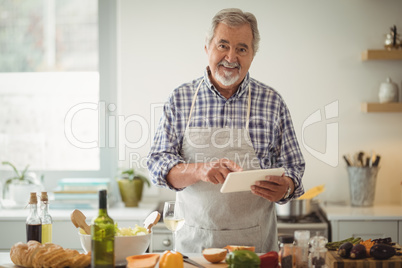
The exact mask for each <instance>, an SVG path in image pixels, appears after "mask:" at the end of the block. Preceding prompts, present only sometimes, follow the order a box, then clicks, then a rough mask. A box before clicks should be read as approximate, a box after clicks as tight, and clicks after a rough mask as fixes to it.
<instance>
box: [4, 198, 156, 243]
mask: <svg viewBox="0 0 402 268" xmlns="http://www.w3.org/2000/svg"><path fill="white" fill-rule="evenodd" d="M157 206H158V201H157V200H154V201H149V202H141V203H140V205H139V207H136V208H126V207H124V206H116V207H111V208H109V209H108V213H109V215H110V217H111V218H112V219H113V220H114V221H115V222H117V224H118V226H119V227H135V225H136V224H138V225H140V226H142V225H143V222H144V220H145V218H146V217H147V216H148V215H149V214H151V212H152V211H155V210H156V209H157ZM72 211H73V209H57V210H56V209H51V210H50V215H51V216H52V218H53V232H52V233H53V242H54V243H55V244H58V245H60V246H62V247H65V248H72V249H81V244H80V240H79V237H78V230H77V228H76V227H75V226H74V225H73V223H72V222H71V219H70V215H71V212H72ZM81 211H82V212H83V213H84V215H85V216H86V217H87V219H86V222H87V223H88V224H90V222H91V220H92V218H94V217H95V216H96V215H97V210H96V209H93V210H81ZM28 214H29V209H28V208H27V209H1V210H0V226H1V228H0V237H1V239H0V250H3V251H4V250H10V248H11V246H12V245H14V244H15V243H17V242H26V233H25V228H26V227H25V220H26V218H27V216H28Z"/></svg>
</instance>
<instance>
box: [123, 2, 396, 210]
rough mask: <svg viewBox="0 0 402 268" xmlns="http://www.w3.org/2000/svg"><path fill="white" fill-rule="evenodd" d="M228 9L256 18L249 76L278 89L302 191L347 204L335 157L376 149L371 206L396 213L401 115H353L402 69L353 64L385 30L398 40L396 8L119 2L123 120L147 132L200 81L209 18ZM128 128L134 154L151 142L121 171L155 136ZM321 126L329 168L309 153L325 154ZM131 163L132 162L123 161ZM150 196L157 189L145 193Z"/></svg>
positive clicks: (390, 64) (338, 4)
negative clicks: (301, 170) (333, 112)
mask: <svg viewBox="0 0 402 268" xmlns="http://www.w3.org/2000/svg"><path fill="white" fill-rule="evenodd" d="M227 7H238V8H241V9H243V10H245V11H250V12H252V13H254V14H255V15H256V17H257V19H258V22H259V29H260V34H261V44H260V51H259V52H258V53H257V55H256V58H255V59H254V62H253V65H252V67H251V69H250V74H251V76H253V77H254V78H256V79H258V80H260V81H262V82H264V83H266V84H268V85H270V86H272V87H274V88H275V89H276V90H278V91H279V92H280V93H281V94H282V96H283V97H284V98H285V100H286V102H287V104H288V106H289V109H290V111H291V113H292V117H293V121H294V126H295V129H296V132H297V135H298V138H299V142H300V145H301V147H302V151H303V153H304V156H305V160H306V163H307V167H306V172H305V176H304V179H303V181H304V185H305V188H306V189H309V188H311V187H314V186H316V185H319V184H325V185H326V191H325V192H324V193H323V194H322V195H321V198H322V199H323V200H328V201H344V200H346V201H348V200H349V186H348V178H347V173H346V168H345V163H344V161H343V160H342V155H343V154H347V153H355V152H356V151H358V150H365V151H367V152H368V151H370V150H374V151H376V152H378V153H379V154H381V156H382V161H381V170H380V172H379V176H378V180H377V190H376V203H377V204H391V203H397V204H399V202H400V195H401V185H400V184H401V181H402V139H401V137H402V113H390V114H381V113H379V114H371V113H370V114H367V113H363V112H361V111H360V103H361V102H364V101H371V102H377V101H378V97H377V96H378V88H379V85H380V83H381V82H383V81H385V79H386V77H387V76H390V77H391V78H392V79H393V80H394V81H397V83H398V84H399V86H401V80H402V61H368V62H363V61H361V59H360V55H361V52H362V51H364V50H366V49H382V48H383V42H384V40H385V34H386V33H388V32H389V31H390V27H391V26H393V25H394V24H395V25H396V26H397V27H398V29H401V31H402V16H401V12H402V1H399V0H384V1H377V0H354V1H347V0H341V1H321V0H320V1H319V0H303V1H290V0H283V1H275V0H261V1H257V0H254V1H233V0H231V1H229V0H221V1H212V0H204V1H184V0H183V1H179V0H174V1H172V0H171V1H163V0H154V1H137V0H120V1H119V22H118V23H119V31H120V32H119V65H118V66H119V74H120V77H119V82H120V87H119V100H120V103H119V104H118V107H119V113H120V115H123V116H126V117H127V116H130V115H131V116H132V115H138V116H140V117H141V118H143V119H144V120H146V122H147V123H148V124H150V125H151V123H152V122H151V105H152V104H161V103H163V102H164V101H165V100H166V98H167V96H168V94H169V93H170V92H171V91H172V90H173V89H174V88H175V87H177V86H178V85H180V84H181V83H183V82H187V81H189V80H191V79H193V78H197V77H199V76H201V75H202V73H203V70H204V68H205V67H206V64H207V58H206V56H205V53H204V36H205V32H206V30H207V29H208V27H209V24H210V20H211V18H212V17H213V16H214V14H215V13H216V12H217V11H219V10H220V9H222V8H227ZM334 101H338V107H339V113H338V116H337V117H336V118H333V119H330V120H325V113H324V107H325V106H326V105H328V104H330V103H332V102H334ZM317 110H321V111H322V116H323V120H322V121H321V122H319V123H316V124H314V125H311V126H309V127H307V128H305V130H304V142H305V145H303V144H302V140H301V135H302V126H303V123H304V122H305V120H306V119H307V118H308V117H309V116H310V115H312V114H313V113H314V112H315V111H317ZM159 115H160V109H156V115H154V116H153V118H156V119H157V120H158V118H159ZM129 119H130V118H127V119H126V122H129V123H128V124H127V126H126V132H125V135H126V139H128V140H130V141H131V142H133V144H134V143H137V145H138V144H139V143H140V141H141V137H145V138H148V140H147V141H146V142H145V143H144V144H141V146H140V148H135V149H129V148H126V150H120V153H121V154H122V157H121V160H122V161H121V162H120V165H122V166H129V165H130V164H134V167H135V166H136V165H137V163H138V160H135V159H136V154H138V155H139V156H140V157H141V159H142V160H144V158H145V157H146V155H147V153H148V150H149V147H150V142H151V141H150V136H152V135H153V134H152V133H153V131H154V129H153V128H151V126H147V127H146V129H141V127H140V126H141V124H140V123H139V122H140V121H139V120H137V119H136V118H132V120H131V121H130V120H129ZM327 123H337V124H338V126H339V132H338V134H339V136H338V139H337V141H338V146H336V152H335V153H338V154H339V155H338V156H337V157H336V160H338V161H339V163H338V164H337V165H336V166H335V167H332V166H331V165H328V164H326V163H324V162H323V161H322V160H320V159H319V158H320V157H318V158H317V157H315V156H313V155H312V154H311V153H310V152H309V151H307V148H312V149H313V150H316V151H319V152H321V153H325V152H326V124H327ZM144 130H150V132H151V133H149V135H147V133H146V132H143V131H144ZM144 135H145V136H144ZM120 141H122V138H121V139H120ZM335 145H336V142H335V143H334V142H331V144H329V146H330V147H331V146H332V147H334V146H335ZM130 146H131V145H130ZM130 154H131V156H132V157H133V159H134V160H131V161H130V158H129V157H130ZM124 156H125V158H126V160H123V158H124ZM142 163H143V165H144V163H145V161H143V162H142ZM157 193H159V190H155V189H154V190H152V191H148V194H151V195H152V194H157ZM165 194H166V192H165V191H162V195H165ZM167 196H169V195H167Z"/></svg>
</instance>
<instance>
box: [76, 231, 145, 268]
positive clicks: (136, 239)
mask: <svg viewBox="0 0 402 268" xmlns="http://www.w3.org/2000/svg"><path fill="white" fill-rule="evenodd" d="M78 234H79V237H80V242H81V246H82V249H83V250H84V251H85V253H87V252H89V251H91V235H88V234H86V233H85V232H84V231H83V230H82V229H80V230H79V232H78ZM150 242H151V234H150V233H148V231H147V229H146V228H144V227H140V226H138V225H136V226H135V227H134V228H130V227H129V228H118V227H117V225H116V226H115V237H114V254H115V265H116V266H120V265H126V264H127V260H126V257H128V256H132V255H140V254H143V253H145V251H146V250H147V248H148V247H149V244H150Z"/></svg>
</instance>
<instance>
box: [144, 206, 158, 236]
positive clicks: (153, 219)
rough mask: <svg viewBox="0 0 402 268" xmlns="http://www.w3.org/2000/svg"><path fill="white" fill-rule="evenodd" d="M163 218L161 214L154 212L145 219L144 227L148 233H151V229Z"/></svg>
mask: <svg viewBox="0 0 402 268" xmlns="http://www.w3.org/2000/svg"><path fill="white" fill-rule="evenodd" d="M160 218H161V214H160V213H159V212H158V211H154V212H152V213H151V214H149V216H148V217H147V218H146V219H145V221H144V227H145V228H147V231H148V233H151V232H152V231H151V228H152V226H154V225H155V224H157V223H158V221H159V219H160Z"/></svg>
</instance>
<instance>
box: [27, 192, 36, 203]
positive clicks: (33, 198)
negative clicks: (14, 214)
mask: <svg viewBox="0 0 402 268" xmlns="http://www.w3.org/2000/svg"><path fill="white" fill-rule="evenodd" d="M37 203H38V198H37V197H36V193H34V192H32V193H31V198H30V199H29V204H37Z"/></svg>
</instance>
